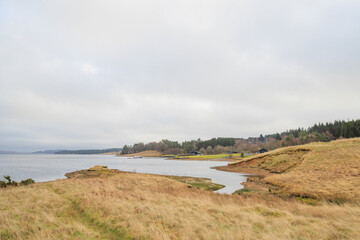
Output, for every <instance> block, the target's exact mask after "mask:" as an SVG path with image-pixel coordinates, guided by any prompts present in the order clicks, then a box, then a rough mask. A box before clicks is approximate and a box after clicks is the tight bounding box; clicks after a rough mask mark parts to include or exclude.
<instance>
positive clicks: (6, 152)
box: [0, 150, 23, 154]
mask: <svg viewBox="0 0 360 240" xmlns="http://www.w3.org/2000/svg"><path fill="white" fill-rule="evenodd" d="M22 153H23V152H14V151H4V150H0V154H22Z"/></svg>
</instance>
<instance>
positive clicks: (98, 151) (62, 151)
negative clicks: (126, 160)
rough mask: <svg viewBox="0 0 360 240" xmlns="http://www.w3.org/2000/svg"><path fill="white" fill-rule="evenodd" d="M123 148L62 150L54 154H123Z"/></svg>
mask: <svg viewBox="0 0 360 240" xmlns="http://www.w3.org/2000/svg"><path fill="white" fill-rule="evenodd" d="M121 150H122V148H108V149H85V150H61V151H57V152H54V154H103V153H113V152H121Z"/></svg>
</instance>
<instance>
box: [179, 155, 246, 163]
mask: <svg viewBox="0 0 360 240" xmlns="http://www.w3.org/2000/svg"><path fill="white" fill-rule="evenodd" d="M240 156H241V153H234V154H228V153H220V154H209V155H207V154H204V155H193V156H181V155H176V156H174V158H175V159H181V160H225V161H231V160H232V159H233V158H234V159H236V158H238V157H240Z"/></svg>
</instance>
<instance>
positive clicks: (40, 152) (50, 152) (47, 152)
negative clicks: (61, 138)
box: [32, 149, 64, 154]
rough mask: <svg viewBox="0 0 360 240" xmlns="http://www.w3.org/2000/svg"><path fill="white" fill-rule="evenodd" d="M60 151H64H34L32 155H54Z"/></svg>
mask: <svg viewBox="0 0 360 240" xmlns="http://www.w3.org/2000/svg"><path fill="white" fill-rule="evenodd" d="M60 151H64V150H59V149H58V150H44V151H36V152H33V153H32V154H54V153H56V152H60Z"/></svg>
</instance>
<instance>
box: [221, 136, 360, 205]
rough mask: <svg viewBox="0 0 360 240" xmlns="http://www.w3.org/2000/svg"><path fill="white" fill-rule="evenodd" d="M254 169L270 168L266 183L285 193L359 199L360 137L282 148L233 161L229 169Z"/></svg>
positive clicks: (329, 198)
mask: <svg viewBox="0 0 360 240" xmlns="http://www.w3.org/2000/svg"><path fill="white" fill-rule="evenodd" d="M251 169H256V170H258V169H262V170H266V171H268V174H265V175H266V176H265V178H264V179H263V180H264V182H265V183H267V184H270V185H273V186H275V187H280V190H281V191H282V192H283V193H287V194H290V195H295V196H302V197H310V198H315V199H321V198H325V199H328V200H336V201H342V200H350V201H356V200H358V199H360V138H353V139H346V140H337V141H333V142H330V143H311V144H306V145H301V146H295V147H286V148H281V149H277V150H274V151H271V152H268V153H265V154H260V155H256V156H253V157H250V158H247V159H244V160H240V161H238V162H234V163H230V164H229V167H228V168H227V169H226V170H230V171H239V172H246V171H247V170H251ZM250 172H251V171H250ZM270 187H271V186H270Z"/></svg>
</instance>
